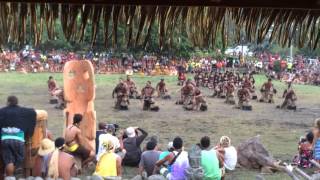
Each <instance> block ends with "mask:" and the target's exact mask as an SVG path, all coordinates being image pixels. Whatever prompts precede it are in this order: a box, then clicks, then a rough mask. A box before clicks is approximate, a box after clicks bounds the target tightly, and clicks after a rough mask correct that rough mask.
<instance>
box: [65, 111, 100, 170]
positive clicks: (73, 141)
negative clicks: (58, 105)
mask: <svg viewBox="0 0 320 180" xmlns="http://www.w3.org/2000/svg"><path fill="white" fill-rule="evenodd" d="M81 121H82V115H81V114H75V115H74V117H73V124H72V125H69V126H68V127H67V128H66V130H65V140H66V145H67V150H68V151H69V152H70V153H71V154H72V155H73V156H76V157H80V158H81V160H82V163H83V166H84V165H86V164H88V163H89V162H90V161H92V160H93V159H94V156H95V152H94V151H93V149H90V148H88V142H87V141H86V139H85V138H84V137H83V136H82V133H81V130H80V128H79V127H80V123H81Z"/></svg>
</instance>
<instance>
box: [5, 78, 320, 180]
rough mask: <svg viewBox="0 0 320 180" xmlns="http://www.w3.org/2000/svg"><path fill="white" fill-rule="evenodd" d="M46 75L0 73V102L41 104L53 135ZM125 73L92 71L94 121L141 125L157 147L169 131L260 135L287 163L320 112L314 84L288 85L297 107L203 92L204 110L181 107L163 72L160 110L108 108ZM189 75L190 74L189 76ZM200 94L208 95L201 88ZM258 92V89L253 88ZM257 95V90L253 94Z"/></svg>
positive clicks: (188, 137)
mask: <svg viewBox="0 0 320 180" xmlns="http://www.w3.org/2000/svg"><path fill="white" fill-rule="evenodd" d="M50 75H52V76H54V77H55V79H56V80H57V82H58V84H59V85H62V74H49V73H41V74H26V75H25V74H19V73H0V84H1V86H0V101H2V104H3V105H5V101H6V97H7V96H8V95H11V94H13V95H17V96H18V97H19V100H20V102H21V104H22V105H25V106H29V107H34V108H37V109H44V110H46V111H47V112H48V114H49V118H48V127H49V129H50V130H52V131H53V133H54V135H55V136H56V137H57V136H61V134H62V129H63V127H62V126H63V115H62V112H61V111H59V110H56V109H54V108H53V106H52V105H50V104H49V103H48V99H49V97H48V92H47V84H46V82H47V79H48V77H49V76H50ZM120 77H123V78H125V75H96V78H95V80H96V100H95V109H96V111H97V121H98V122H100V121H105V122H112V123H118V124H119V125H120V126H121V127H128V126H139V127H142V128H144V129H146V130H147V131H148V132H149V134H150V135H158V136H159V137H160V143H161V146H162V147H165V145H166V143H167V142H168V141H169V140H171V139H172V138H173V137H174V136H176V135H179V136H182V137H183V139H184V140H185V146H186V148H188V147H190V146H191V145H192V144H194V143H197V142H198V141H199V139H200V138H201V137H202V136H203V135H209V136H210V137H211V138H212V139H213V142H214V143H216V142H217V141H218V139H219V137H220V136H222V135H228V136H230V137H231V139H232V142H233V144H234V145H237V144H238V143H240V142H241V141H243V140H245V139H247V138H250V137H252V136H256V135H260V137H261V140H262V142H263V144H264V145H265V146H266V148H267V149H268V150H269V151H270V152H271V153H272V154H273V156H274V157H275V158H276V159H281V160H283V161H286V162H289V161H290V160H291V159H292V157H293V155H294V154H295V153H296V150H297V141H298V140H299V137H300V136H301V135H303V134H304V133H305V132H306V131H307V130H308V129H309V128H310V127H311V126H312V122H313V120H314V119H315V118H317V117H320V110H319V109H320V104H319V102H320V96H319V92H320V88H319V87H315V86H306V85H294V89H295V90H296V93H297V95H298V99H299V101H298V107H299V108H301V110H299V111H297V112H289V111H281V110H278V109H276V108H275V105H273V104H261V103H257V102H253V105H254V110H253V111H252V112H243V111H240V110H237V109H234V108H232V107H231V106H229V105H226V104H224V103H223V101H222V100H220V99H213V98H209V97H207V102H208V105H209V110H208V111H207V112H187V111H183V110H182V108H181V107H180V106H176V105H174V101H175V100H176V98H177V97H178V90H179V88H180V87H179V86H177V85H176V83H177V80H176V79H177V77H172V76H163V77H164V78H165V81H166V82H167V85H168V88H169V91H170V94H171V96H172V97H173V100H171V101H163V100H157V101H158V103H159V106H160V108H161V109H160V112H158V113H152V112H143V111H141V102H140V101H138V100H133V101H132V102H131V105H130V110H129V111H128V112H118V111H115V110H113V109H112V106H113V102H114V100H113V99H112V98H111V92H112V89H113V87H114V86H115V85H116V83H117V82H118V80H119V78H120ZM190 77H191V76H190ZM160 78H162V76H156V77H147V76H139V75H134V76H133V79H134V81H135V82H136V84H137V85H138V87H139V88H140V89H141V87H143V85H144V84H145V82H146V81H147V80H151V81H152V82H153V85H155V84H156V83H157V82H158V81H159V80H160ZM255 78H256V84H257V85H256V86H257V90H259V89H260V86H261V84H262V83H263V82H264V81H266V77H265V76H264V75H257V76H256V77H255ZM274 84H275V86H276V88H277V89H278V92H279V93H278V94H277V95H276V97H275V101H276V104H279V103H281V101H282V99H280V96H281V94H282V92H283V90H284V88H285V86H286V85H285V84H284V83H282V82H278V81H276V82H274ZM203 90H204V93H205V95H208V96H209V95H210V94H211V93H212V92H209V90H207V89H203ZM257 93H258V92H257ZM258 94H259V93H258ZM136 172H137V171H136V169H130V168H129V169H128V168H126V169H125V177H132V176H133V175H134V174H135V173H136ZM257 174H259V172H258V171H252V170H243V169H238V170H236V171H235V172H233V173H231V174H230V175H229V176H228V177H227V179H239V180H251V179H255V176H256V175H257ZM264 177H265V178H266V179H270V180H276V179H289V178H288V176H286V175H284V174H282V173H276V174H273V175H268V176H264Z"/></svg>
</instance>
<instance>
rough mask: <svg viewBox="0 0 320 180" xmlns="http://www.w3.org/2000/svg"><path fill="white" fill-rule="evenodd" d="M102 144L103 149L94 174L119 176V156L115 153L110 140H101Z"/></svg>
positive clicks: (120, 170)
mask: <svg viewBox="0 0 320 180" xmlns="http://www.w3.org/2000/svg"><path fill="white" fill-rule="evenodd" d="M102 146H103V147H104V148H105V151H104V152H103V153H102V155H101V156H100V157H99V159H98V163H97V166H96V170H95V172H94V175H98V176H101V177H103V178H107V177H121V176H122V169H121V161H122V159H121V157H120V156H119V155H117V154H116V153H115V146H114V145H113V142H112V141H111V140H107V141H103V142H102Z"/></svg>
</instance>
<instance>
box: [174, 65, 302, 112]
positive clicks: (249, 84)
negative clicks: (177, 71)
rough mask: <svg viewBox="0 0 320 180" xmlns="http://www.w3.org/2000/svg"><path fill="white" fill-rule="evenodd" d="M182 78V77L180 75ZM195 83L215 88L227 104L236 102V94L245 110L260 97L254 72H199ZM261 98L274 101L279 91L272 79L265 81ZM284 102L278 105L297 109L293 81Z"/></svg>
mask: <svg viewBox="0 0 320 180" xmlns="http://www.w3.org/2000/svg"><path fill="white" fill-rule="evenodd" d="M178 79H179V80H180V77H178ZM194 81H195V85H196V86H197V87H205V88H209V89H210V90H213V95H212V97H218V98H223V99H225V103H227V104H236V101H235V94H236V95H237V97H238V104H237V107H238V108H240V109H244V110H252V106H251V105H250V101H251V100H256V99H258V97H257V94H256V87H255V79H254V77H253V75H252V74H247V73H243V74H242V76H240V74H239V73H233V72H229V71H226V72H225V73H217V72H216V73H201V72H198V73H197V74H196V75H195V76H194ZM260 92H261V98H260V99H259V102H267V103H274V99H273V96H274V94H276V93H277V90H276V89H275V87H274V85H273V83H272V79H271V78H269V79H268V81H267V82H265V83H263V85H262V86H261V88H260ZM283 98H284V102H283V103H282V105H280V106H277V107H279V108H282V109H296V103H295V102H296V100H297V96H296V94H295V92H294V90H293V89H292V86H291V83H289V84H288V88H287V89H286V90H285V92H284V93H283Z"/></svg>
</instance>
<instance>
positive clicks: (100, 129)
mask: <svg viewBox="0 0 320 180" xmlns="http://www.w3.org/2000/svg"><path fill="white" fill-rule="evenodd" d="M106 128H107V123H105V122H100V123H99V124H98V130H97V131H96V154H98V150H99V145H100V143H101V142H100V141H99V137H100V135H102V134H107V132H106Z"/></svg>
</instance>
